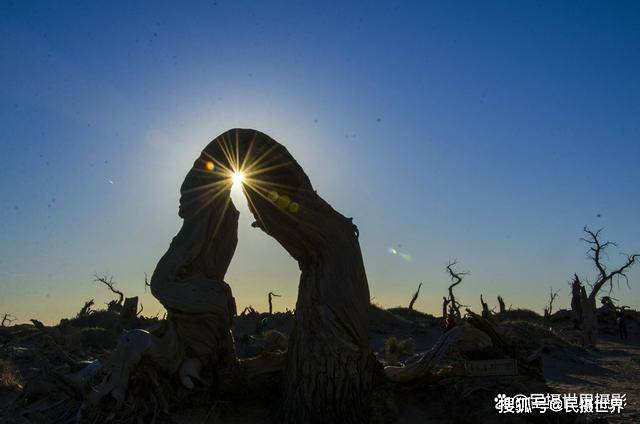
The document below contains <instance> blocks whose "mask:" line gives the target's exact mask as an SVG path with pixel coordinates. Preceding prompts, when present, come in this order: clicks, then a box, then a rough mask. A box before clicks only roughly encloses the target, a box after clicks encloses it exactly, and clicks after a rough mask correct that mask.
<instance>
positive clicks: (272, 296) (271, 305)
mask: <svg viewBox="0 0 640 424" xmlns="http://www.w3.org/2000/svg"><path fill="white" fill-rule="evenodd" d="M268 297H269V315H271V314H273V298H274V297H282V296H280V295H279V294H275V293H274V292H269V296H268Z"/></svg>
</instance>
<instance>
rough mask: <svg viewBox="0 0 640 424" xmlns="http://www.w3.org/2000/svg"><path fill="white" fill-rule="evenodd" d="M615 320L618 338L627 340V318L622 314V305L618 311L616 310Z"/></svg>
mask: <svg viewBox="0 0 640 424" xmlns="http://www.w3.org/2000/svg"><path fill="white" fill-rule="evenodd" d="M616 321H617V322H618V331H619V332H620V339H621V340H627V339H628V338H629V334H628V333H627V320H626V318H625V316H624V307H622V308H620V309H619V310H618V312H616Z"/></svg>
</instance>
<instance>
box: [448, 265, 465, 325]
mask: <svg viewBox="0 0 640 424" xmlns="http://www.w3.org/2000/svg"><path fill="white" fill-rule="evenodd" d="M456 263H457V262H456V261H451V262H449V264H448V265H447V273H448V274H449V277H450V278H451V284H450V285H449V288H448V291H449V314H450V315H453V316H455V317H456V318H458V319H460V318H462V316H461V314H460V306H462V305H460V302H458V301H457V300H456V298H455V296H454V295H453V289H454V288H455V287H456V286H457V285H458V284H460V283H462V279H463V277H464V276H465V275H468V274H469V272H467V271H465V272H457V271H454V270H453V267H454V266H455V265H456Z"/></svg>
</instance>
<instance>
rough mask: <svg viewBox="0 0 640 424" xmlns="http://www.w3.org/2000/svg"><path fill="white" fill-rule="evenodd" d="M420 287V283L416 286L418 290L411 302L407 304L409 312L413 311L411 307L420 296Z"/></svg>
mask: <svg viewBox="0 0 640 424" xmlns="http://www.w3.org/2000/svg"><path fill="white" fill-rule="evenodd" d="M421 287H422V283H420V284H418V290H416V292H415V293H414V294H413V296H412V297H411V301H410V302H409V310H410V311H413V305H414V304H415V303H416V300H418V296H419V295H420V288H421Z"/></svg>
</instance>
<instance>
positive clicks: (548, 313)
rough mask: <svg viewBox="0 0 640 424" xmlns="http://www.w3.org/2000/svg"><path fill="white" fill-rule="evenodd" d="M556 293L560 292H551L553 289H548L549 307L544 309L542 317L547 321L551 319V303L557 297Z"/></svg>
mask: <svg viewBox="0 0 640 424" xmlns="http://www.w3.org/2000/svg"><path fill="white" fill-rule="evenodd" d="M558 293H560V290H557V291H555V292H554V291H553V287H549V305H548V306H547V307H546V308H544V317H545V318H547V319H549V318H551V314H552V313H553V301H554V300H556V298H557V297H558Z"/></svg>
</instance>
